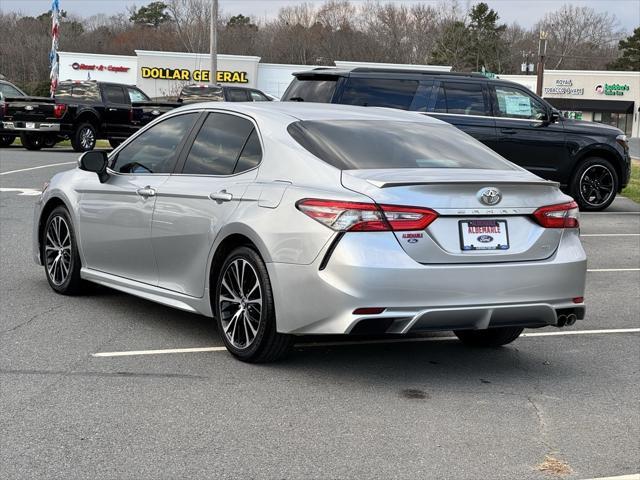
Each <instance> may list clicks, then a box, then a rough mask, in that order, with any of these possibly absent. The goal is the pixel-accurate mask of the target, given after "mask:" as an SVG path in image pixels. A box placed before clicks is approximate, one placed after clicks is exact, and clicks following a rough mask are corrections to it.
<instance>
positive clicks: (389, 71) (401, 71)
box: [293, 67, 488, 80]
mask: <svg viewBox="0 0 640 480" xmlns="http://www.w3.org/2000/svg"><path fill="white" fill-rule="evenodd" d="M353 74H384V75H391V76H403V75H421V76H432V75H434V76H442V77H471V78H480V79H485V80H487V79H488V78H487V77H486V76H485V75H483V74H482V73H478V72H448V71H442V70H421V69H413V68H384V67H356V68H347V69H345V68H333V67H318V68H314V69H311V70H304V71H299V72H294V73H293V75H294V76H295V77H299V76H300V77H314V76H330V77H347V76H350V75H353Z"/></svg>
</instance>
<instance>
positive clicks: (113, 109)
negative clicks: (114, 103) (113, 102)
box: [108, 108, 118, 112]
mask: <svg viewBox="0 0 640 480" xmlns="http://www.w3.org/2000/svg"><path fill="white" fill-rule="evenodd" d="M108 110H109V111H110V112H117V111H118V109H117V108H109V109H108Z"/></svg>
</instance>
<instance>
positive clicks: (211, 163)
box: [182, 113, 253, 175]
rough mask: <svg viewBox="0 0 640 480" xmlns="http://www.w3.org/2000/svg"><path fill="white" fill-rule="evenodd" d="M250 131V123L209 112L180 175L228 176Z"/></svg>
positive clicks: (232, 116) (243, 119) (233, 168)
mask: <svg viewBox="0 0 640 480" xmlns="http://www.w3.org/2000/svg"><path fill="white" fill-rule="evenodd" d="M252 130H253V123H251V122H250V121H249V120H247V119H245V118H241V117H237V116H235V115H227V114H224V113H210V114H209V116H208V117H207V119H206V120H205V121H204V124H203V125H202V128H201V129H200V131H199V132H198V135H197V136H196V139H195V140H194V141H193V145H192V147H191V150H190V151H189V155H188V156H187V161H186V163H185V165H184V169H183V170H182V173H185V174H192V175H231V174H232V173H233V172H234V170H235V167H236V163H237V162H238V158H239V157H240V153H241V152H242V149H243V147H244V146H245V143H246V142H247V138H248V137H249V135H250V134H251V131H252Z"/></svg>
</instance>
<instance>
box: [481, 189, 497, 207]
mask: <svg viewBox="0 0 640 480" xmlns="http://www.w3.org/2000/svg"><path fill="white" fill-rule="evenodd" d="M478 200H480V201H481V202H482V203H484V204H485V205H496V204H498V203H500V200H502V193H500V190H498V189H497V188H496V187H486V188H483V189H482V190H480V191H479V192H478Z"/></svg>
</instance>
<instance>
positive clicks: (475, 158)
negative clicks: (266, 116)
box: [287, 120, 518, 170]
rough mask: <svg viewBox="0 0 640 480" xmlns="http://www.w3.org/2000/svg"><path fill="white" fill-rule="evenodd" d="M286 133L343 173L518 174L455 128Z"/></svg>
mask: <svg viewBox="0 0 640 480" xmlns="http://www.w3.org/2000/svg"><path fill="white" fill-rule="evenodd" d="M287 130H288V131H289V134H290V135H291V136H292V137H293V138H294V139H295V140H296V141H297V142H298V143H299V144H300V145H302V146H303V147H304V148H305V149H307V150H308V151H309V152H311V153H312V154H313V155H315V156H316V157H318V158H320V159H321V160H323V161H325V162H326V163H328V164H330V165H333V166H334V167H336V168H339V169H340V170H356V169H370V168H472V169H488V170H517V169H518V167H516V166H515V165H513V164H512V163H510V162H508V161H507V160H505V159H504V158H502V157H501V156H500V155H498V154H497V153H495V152H494V151H493V150H490V149H489V148H487V147H485V146H484V145H483V144H482V143H480V142H478V141H477V140H475V139H474V138H472V137H470V136H469V135H466V134H465V133H462V132H461V131H460V130H458V129H456V128H455V127H453V126H451V125H442V124H430V123H426V122H424V123H422V122H398V121H382V120H336V121H331V122H323V121H300V122H294V123H292V124H291V125H289V127H288V128H287Z"/></svg>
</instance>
